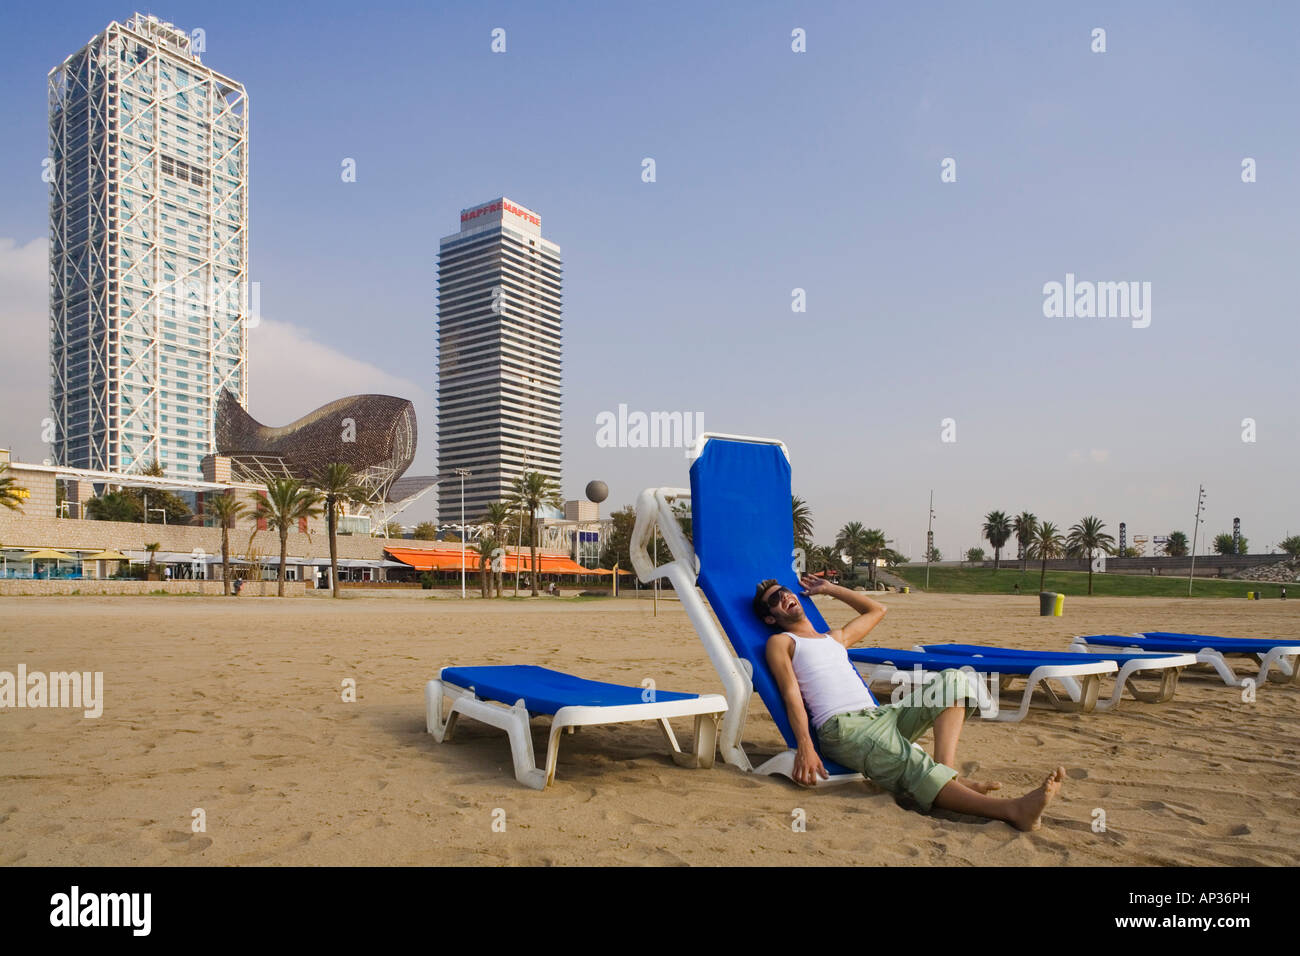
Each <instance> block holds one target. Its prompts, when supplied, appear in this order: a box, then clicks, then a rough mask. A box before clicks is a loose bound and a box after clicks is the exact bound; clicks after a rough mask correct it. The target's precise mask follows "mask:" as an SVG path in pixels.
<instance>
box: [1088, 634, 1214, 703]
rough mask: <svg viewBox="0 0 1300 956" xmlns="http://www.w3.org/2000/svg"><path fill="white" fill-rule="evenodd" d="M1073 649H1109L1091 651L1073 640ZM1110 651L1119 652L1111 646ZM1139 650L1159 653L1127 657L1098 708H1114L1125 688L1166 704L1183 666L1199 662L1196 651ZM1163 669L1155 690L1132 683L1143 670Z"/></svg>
mask: <svg viewBox="0 0 1300 956" xmlns="http://www.w3.org/2000/svg"><path fill="white" fill-rule="evenodd" d="M1070 650H1072V651H1078V652H1080V653H1082V654H1105V653H1107V652H1106V651H1102V650H1094V651H1090V650H1088V648H1087V647H1086V646H1084V645H1083V644H1079V643H1072V644H1070ZM1110 653H1112V654H1115V653H1119V652H1117V651H1115V650H1114V648H1111V650H1110ZM1137 653H1139V654H1152V655H1158V656H1150V657H1146V658H1144V659H1142V660H1130V661H1125V662H1124V666H1123V667H1121V668H1120V669H1119V673H1118V674H1116V675H1115V689H1114V690H1113V691H1112V692H1111V695H1110V697H1109V698H1104V699H1102V700H1099V701H1098V702H1097V709H1098V710H1100V711H1107V710H1114V709H1115V708H1116V707H1118V706H1119V702H1120V698H1122V697H1123V696H1124V688H1126V687H1127V688H1128V692H1129V693H1130V694H1132V695H1133V697H1134V699H1136V700H1140V701H1143V702H1145V703H1148V704H1163V703H1165V702H1166V701H1168V700H1172V699H1173V696H1174V692H1175V691H1176V690H1177V689H1178V675H1179V674H1181V673H1182V672H1183V668H1184V667H1190V666H1191V665H1193V664H1195V663H1196V655H1195V654H1174V653H1167V652H1163V651H1137ZM1151 670H1157V671H1160V686H1159V687H1158V688H1157V689H1156V690H1153V691H1152V690H1144V689H1143V688H1141V687H1139V686H1138V685H1137V684H1135V683H1133V675H1134V674H1137V673H1140V672H1141V671H1151Z"/></svg>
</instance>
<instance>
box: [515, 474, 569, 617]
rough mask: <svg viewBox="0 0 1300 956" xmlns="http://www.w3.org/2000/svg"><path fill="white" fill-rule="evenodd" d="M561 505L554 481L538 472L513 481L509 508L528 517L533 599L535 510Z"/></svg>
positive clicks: (535, 535) (535, 564)
mask: <svg viewBox="0 0 1300 956" xmlns="http://www.w3.org/2000/svg"><path fill="white" fill-rule="evenodd" d="M562 503H563V500H562V499H561V498H560V490H559V489H558V488H556V487H555V481H554V480H553V479H552V478H550V477H549V476H547V475H543V474H542V473H541V472H538V471H526V472H524V473H523V474H522V475H520V476H519V477H518V478H516V479H515V484H514V487H513V488H512V489H511V490H510V497H509V504H510V507H511V508H513V509H515V510H516V511H518V512H519V513H520V515H521V518H522V516H523V515H524V514H525V513H526V514H527V515H528V547H529V551H530V555H531V556H530V558H529V566H530V567H531V568H532V576H531V580H532V585H533V597H537V578H538V574H537V509H538V508H541V507H542V506H543V505H545V506H549V507H552V508H558V507H559V506H560V505H561V504H562Z"/></svg>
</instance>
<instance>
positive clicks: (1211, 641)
mask: <svg viewBox="0 0 1300 956" xmlns="http://www.w3.org/2000/svg"><path fill="white" fill-rule="evenodd" d="M1081 640H1082V641H1083V643H1085V644H1088V645H1090V646H1091V645H1101V646H1103V647H1139V648H1141V649H1143V650H1146V651H1169V652H1173V653H1180V654H1195V653H1196V652H1197V651H1199V650H1201V649H1202V648H1206V647H1208V648H1210V649H1212V650H1216V651H1218V652H1219V653H1221V654H1267V653H1268V652H1269V651H1271V650H1272V649H1273V648H1275V647H1285V646H1287V645H1290V644H1300V641H1281V640H1277V641H1270V640H1264V641H1259V640H1249V639H1243V638H1236V637H1212V636H1210V635H1200V634H1155V633H1152V634H1146V635H1143V636H1141V637H1134V636H1132V635H1125V634H1087V635H1084V636H1083V637H1082V638H1081Z"/></svg>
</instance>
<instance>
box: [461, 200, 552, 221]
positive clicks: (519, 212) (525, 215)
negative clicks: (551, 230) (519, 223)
mask: <svg viewBox="0 0 1300 956" xmlns="http://www.w3.org/2000/svg"><path fill="white" fill-rule="evenodd" d="M502 211H505V212H508V213H510V214H511V215H515V216H518V217H519V218H520V219H522V220H523V221H524V222H530V223H532V224H533V225H534V226H540V225H541V224H542V220H541V217H540V216H537V215H534V214H533V213H532V212H530V211H529V210H527V209H525V208H524V207H523V206H516V205H515V204H514V203H512V202H511V201H510V200H508V199H498V200H496V201H494V202H489V203H484V204H483V205H481V206H475V207H474V208H473V209H466V210H465V211H464V212H462V213H461V214H460V221H461V222H469V221H470V220H471V219H477V218H479V216H488V215H491V214H492V213H494V212H502Z"/></svg>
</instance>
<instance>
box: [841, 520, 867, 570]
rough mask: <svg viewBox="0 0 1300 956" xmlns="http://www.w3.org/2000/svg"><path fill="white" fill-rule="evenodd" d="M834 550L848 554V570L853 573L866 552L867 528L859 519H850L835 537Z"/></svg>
mask: <svg viewBox="0 0 1300 956" xmlns="http://www.w3.org/2000/svg"><path fill="white" fill-rule="evenodd" d="M835 550H837V551H841V552H843V553H845V554H847V555H848V556H849V572H850V573H853V572H854V571H855V570H856V569H857V566H858V562H859V561H860V560H862V557H863V555H865V554H866V553H867V529H866V528H864V527H863V526H862V522H860V521H850V522H849V523H848V524H846V525H845V526H844V527H843V528H840V533H839V534H838V535H837V536H836V538H835Z"/></svg>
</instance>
